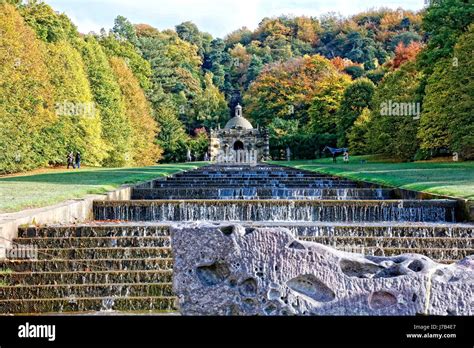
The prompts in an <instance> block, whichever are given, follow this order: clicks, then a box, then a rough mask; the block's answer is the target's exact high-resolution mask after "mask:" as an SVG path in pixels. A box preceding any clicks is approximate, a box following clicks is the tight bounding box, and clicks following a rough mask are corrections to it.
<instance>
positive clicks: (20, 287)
mask: <svg viewBox="0 0 474 348" xmlns="http://www.w3.org/2000/svg"><path fill="white" fill-rule="evenodd" d="M112 286H113V287H115V286H160V287H165V286H173V283H170V282H165V283H101V284H95V283H86V284H77V283H71V284H35V285H24V284H21V285H3V286H2V285H0V290H3V289H26V288H28V289H32V288H33V289H47V288H61V287H63V288H65V287H68V288H69V287H77V288H81V287H95V288H99V287H104V288H108V287H112ZM131 297H133V296H131ZM80 298H82V297H80Z"/></svg>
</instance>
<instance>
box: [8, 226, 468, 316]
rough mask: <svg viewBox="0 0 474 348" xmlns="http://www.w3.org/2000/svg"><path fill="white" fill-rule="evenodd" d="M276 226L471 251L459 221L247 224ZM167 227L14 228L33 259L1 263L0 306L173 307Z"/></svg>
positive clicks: (350, 247)
mask: <svg viewBox="0 0 474 348" xmlns="http://www.w3.org/2000/svg"><path fill="white" fill-rule="evenodd" d="M216 223H222V222H216ZM275 226H281V227H285V228H288V229H289V230H290V231H292V233H294V234H296V235H297V236H298V237H299V238H300V239H301V240H307V241H316V242H319V243H322V244H325V245H330V246H336V247H337V248H339V249H342V250H347V251H356V252H357V251H358V250H360V248H361V247H363V248H364V250H363V251H364V252H365V253H367V254H369V255H385V256H390V255H399V254H402V253H409V252H424V253H425V255H427V256H430V257H433V258H434V259H438V260H439V261H441V262H451V261H452V260H454V259H459V258H462V257H463V256H465V255H467V254H469V253H472V251H473V250H472V246H473V244H474V243H473V239H474V238H473V237H474V228H473V227H472V226H470V225H463V224H456V225H454V224H445V225H441V226H440V225H439V224H417V223H411V224H398V225H387V224H367V226H365V227H362V226H361V225H360V224H338V225H334V224H331V223H326V224H324V223H316V224H315V223H281V224H279V223H275V222H260V223H258V222H256V223H251V224H248V225H247V226H246V228H248V229H253V228H257V227H258V228H265V227H275ZM169 228H170V227H169V225H167V224H160V223H158V224H154V223H146V222H142V223H136V224H131V223H99V222H96V223H92V224H84V225H67V226H64V225H58V226H44V227H34V226H32V227H27V228H20V229H19V238H17V239H15V243H16V244H17V245H18V246H28V245H35V246H37V247H38V251H39V260H8V261H6V262H3V263H2V264H0V269H1V270H2V271H0V284H1V286H0V313H50V312H87V311H99V312H100V311H102V312H104V311H105V312H106V311H107V310H110V309H113V310H116V311H122V310H123V311H139V312H140V311H146V312H148V311H152V312H162V311H173V310H176V302H175V299H174V297H173V294H172V292H171V282H172V259H171V248H170V237H169ZM414 236H416V237H414ZM360 251H362V250H360ZM2 298H3V299H8V301H7V300H1V299H2Z"/></svg>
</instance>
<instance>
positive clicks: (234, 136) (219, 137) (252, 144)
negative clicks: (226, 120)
mask: <svg viewBox="0 0 474 348" xmlns="http://www.w3.org/2000/svg"><path fill="white" fill-rule="evenodd" d="M237 140H240V141H241V142H242V143H243V144H244V150H257V151H258V156H257V158H258V161H262V160H264V157H265V144H266V140H265V137H264V135H262V134H261V132H260V131H259V130H257V129H250V130H249V129H221V130H217V131H212V132H211V139H210V144H209V154H210V157H211V160H212V161H215V160H216V159H217V156H218V153H219V151H221V150H222V151H225V145H228V149H229V150H233V146H234V143H235V142H236V141H237Z"/></svg>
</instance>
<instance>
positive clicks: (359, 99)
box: [336, 79, 375, 147]
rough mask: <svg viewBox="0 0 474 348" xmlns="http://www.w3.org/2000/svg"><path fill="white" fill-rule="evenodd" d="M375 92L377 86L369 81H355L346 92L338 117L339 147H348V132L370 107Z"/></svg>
mask: <svg viewBox="0 0 474 348" xmlns="http://www.w3.org/2000/svg"><path fill="white" fill-rule="evenodd" d="M374 91H375V86H374V84H373V83H372V81H370V80H368V79H358V80H355V81H354V82H353V83H352V84H351V85H349V86H348V87H347V88H346V90H345V91H344V95H343V97H342V101H341V106H340V108H339V110H338V111H337V115H336V118H337V137H338V139H337V144H338V146H339V147H347V145H348V142H347V132H348V131H349V130H350V128H351V127H352V125H353V124H354V122H355V121H356V120H357V118H358V117H359V116H360V115H361V114H362V111H363V110H364V109H366V108H368V107H369V105H370V102H371V100H372V97H373V95H374Z"/></svg>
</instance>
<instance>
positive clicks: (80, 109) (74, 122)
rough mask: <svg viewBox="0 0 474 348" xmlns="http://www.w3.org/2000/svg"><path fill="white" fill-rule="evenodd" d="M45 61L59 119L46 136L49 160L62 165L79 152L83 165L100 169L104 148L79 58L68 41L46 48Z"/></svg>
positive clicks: (100, 125)
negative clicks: (68, 154) (69, 156)
mask: <svg viewBox="0 0 474 348" xmlns="http://www.w3.org/2000/svg"><path fill="white" fill-rule="evenodd" d="M47 53H48V54H47V57H48V58H47V59H48V71H49V76H50V82H51V86H52V93H53V97H54V100H55V110H56V113H57V115H58V119H57V121H56V122H54V123H52V124H51V125H50V126H49V127H48V128H47V129H46V130H45V134H46V135H47V137H48V139H49V146H48V148H47V150H46V153H48V160H49V162H50V163H53V164H62V163H64V161H65V157H66V155H67V153H69V152H70V151H80V152H81V154H82V158H83V161H84V163H85V164H88V165H94V166H99V165H101V163H102V160H103V159H104V157H105V154H106V150H107V146H106V144H105V142H104V140H103V139H102V131H103V129H102V122H101V117H100V112H99V110H98V109H97V108H96V107H95V102H94V98H93V96H92V92H91V89H90V85H89V80H88V76H87V74H86V71H85V67H84V64H83V61H82V57H81V55H80V54H79V52H77V50H75V49H74V48H73V47H72V46H71V45H70V44H69V43H68V42H67V41H59V42H54V43H50V44H48V45H47Z"/></svg>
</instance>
